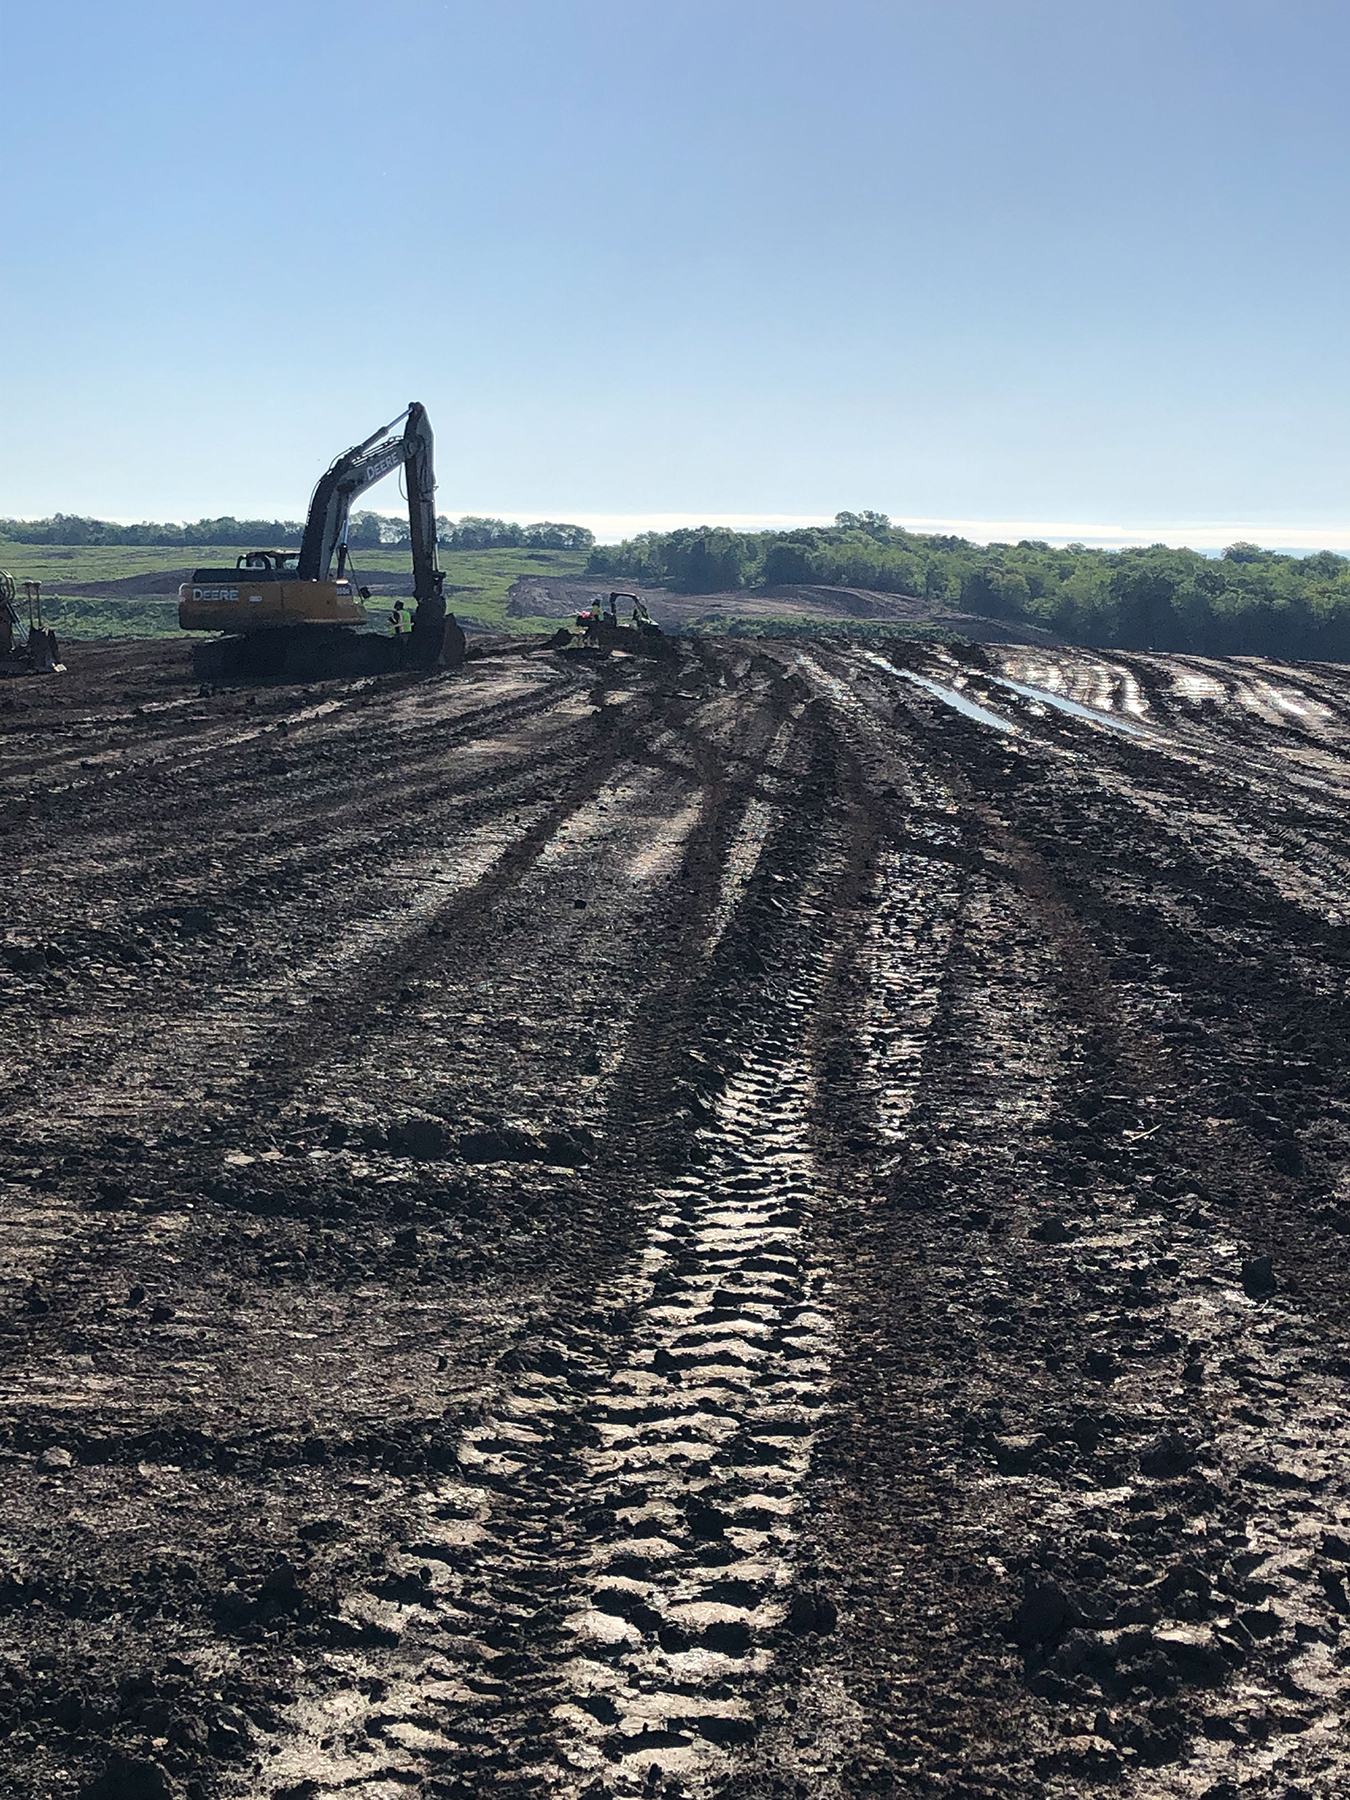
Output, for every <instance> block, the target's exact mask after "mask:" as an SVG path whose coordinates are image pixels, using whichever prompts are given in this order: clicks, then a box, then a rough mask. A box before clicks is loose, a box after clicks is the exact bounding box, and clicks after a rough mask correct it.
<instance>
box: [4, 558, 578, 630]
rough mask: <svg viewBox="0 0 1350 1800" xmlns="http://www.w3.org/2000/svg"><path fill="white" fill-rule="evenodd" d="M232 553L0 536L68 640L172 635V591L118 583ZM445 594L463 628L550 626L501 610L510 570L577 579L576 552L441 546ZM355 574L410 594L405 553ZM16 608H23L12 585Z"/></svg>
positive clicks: (215, 561)
mask: <svg viewBox="0 0 1350 1800" xmlns="http://www.w3.org/2000/svg"><path fill="white" fill-rule="evenodd" d="M251 547H252V546H247V545H246V546H243V547H242V548H241V549H237V550H226V549H222V548H219V547H216V548H213V549H210V550H197V551H192V550H181V549H168V550H149V549H129V548H121V547H118V548H113V549H105V548H97V547H95V548H87V547H85V546H66V545H61V544H15V543H11V542H8V541H6V540H0V569H6V570H8V572H9V573H10V574H11V575H12V576H13V577H14V579H15V581H16V582H18V583H20V584H22V583H23V582H25V581H40V582H41V583H42V598H43V612H44V614H45V615H46V616H47V618H48V620H49V622H50V623H51V624H52V625H53V626H55V628H56V631H57V633H58V635H59V636H61V637H64V638H69V639H72V640H80V639H86V640H87V639H94V638H126V637H133V638H157V637H177V636H178V635H179V629H178V602H177V599H176V597H175V596H174V595H172V594H163V593H147V594H138V593H137V592H136V591H135V589H134V587H127V586H125V585H123V584H126V583H128V582H130V580H131V578H132V577H134V576H137V575H146V576H160V577H161V578H162V577H163V576H164V575H165V574H167V573H168V572H169V571H170V570H174V569H184V568H188V567H190V566H193V565H194V564H195V565H196V566H198V567H212V568H222V567H224V568H228V567H229V566H230V565H231V564H232V563H233V562H234V560H235V558H236V556H239V555H242V553H243V549H245V548H251ZM440 557H441V566H442V567H443V568H444V570H445V593H446V600H447V602H448V604H449V607H450V610H451V611H452V612H453V613H455V615H456V616H457V617H459V618H461V619H463V620H464V622H465V623H466V624H467V625H470V626H474V625H476V626H478V627H480V628H482V629H486V630H497V631H501V630H510V631H550V632H551V631H556V630H557V627H558V621H557V620H556V619H515V618H508V617H507V615H506V601H507V596H508V594H509V592H510V588H511V583H512V582H513V581H514V580H515V579H516V577H517V576H518V575H564V576H569V575H570V576H579V575H580V574H581V573H582V571H583V570H584V569H585V566H586V553H585V551H584V550H442V551H441V553H440ZM355 572H356V575H357V578H358V580H359V579H360V578H361V576H363V575H365V576H369V575H374V576H379V577H381V578H383V579H387V578H388V577H390V576H398V575H405V576H406V577H407V589H406V591H407V592H408V593H411V591H412V558H411V556H410V554H409V553H408V551H406V550H365V551H360V552H358V553H357V555H356V559H355ZM105 581H106V582H109V583H112V582H116V583H118V584H119V586H118V588H117V589H115V590H113V591H110V592H109V593H108V594H107V595H98V594H88V593H84V594H66V595H65V596H64V597H63V595H62V587H63V585H66V586H68V585H71V584H75V583H78V584H79V585H80V586H82V587H85V586H90V585H92V584H95V583H99V582H105ZM19 591H20V600H19V606H20V610H22V607H23V600H22V592H23V590H22V585H20V590H19ZM388 606H389V601H388V600H387V599H386V598H385V597H384V596H382V595H378V596H376V597H375V598H374V599H372V600H371V602H370V606H369V611H370V616H371V620H372V623H381V622H382V620H383V615H384V613H385V612H387V610H388Z"/></svg>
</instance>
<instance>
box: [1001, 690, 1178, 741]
mask: <svg viewBox="0 0 1350 1800" xmlns="http://www.w3.org/2000/svg"><path fill="white" fill-rule="evenodd" d="M989 679H990V680H991V681H995V682H997V683H998V685H999V686H1000V687H1005V688H1011V689H1012V691H1013V693H1014V694H1021V695H1022V696H1023V697H1024V698H1025V699H1027V700H1039V701H1041V702H1043V704H1044V705H1046V706H1057V707H1058V708H1059V710H1060V711H1061V712H1063V713H1068V714H1069V715H1070V716H1071V717H1072V718H1075V719H1086V720H1088V722H1089V723H1090V724H1092V725H1109V726H1110V727H1111V729H1112V731H1123V732H1124V733H1125V734H1126V736H1127V737H1143V736H1144V735H1145V732H1144V728H1143V726H1142V725H1131V724H1130V722H1129V721H1128V720H1127V719H1118V718H1116V717H1115V715H1114V714H1113V713H1108V712H1098V711H1097V710H1096V708H1095V707H1092V706H1084V705H1083V703H1082V701H1081V700H1070V699H1069V697H1068V695H1067V694H1056V693H1052V692H1051V690H1050V689H1049V688H1039V687H1032V686H1031V684H1030V683H1029V682H1026V681H1013V680H1012V679H1011V678H1010V677H1009V676H1007V675H991V676H990V677H989Z"/></svg>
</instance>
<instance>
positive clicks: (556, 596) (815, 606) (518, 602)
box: [447, 575, 1064, 647]
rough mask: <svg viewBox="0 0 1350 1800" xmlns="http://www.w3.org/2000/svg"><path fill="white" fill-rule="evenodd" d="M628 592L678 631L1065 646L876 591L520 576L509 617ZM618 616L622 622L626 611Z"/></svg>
mask: <svg viewBox="0 0 1350 1800" xmlns="http://www.w3.org/2000/svg"><path fill="white" fill-rule="evenodd" d="M623 587H626V588H629V589H630V590H631V591H632V592H634V593H639V594H641V596H642V598H643V600H644V601H645V602H646V604H647V608H648V611H649V612H650V613H651V615H652V617H653V618H654V619H656V620H657V621H658V622H659V623H660V624H662V625H665V626H668V627H670V628H672V629H674V630H675V631H680V630H683V629H684V628H685V627H687V626H690V625H693V626H696V627H698V628H700V629H702V630H708V629H709V628H713V629H716V630H718V631H725V630H726V628H727V625H728V624H729V623H731V622H733V621H735V622H738V623H740V624H751V625H758V626H760V628H761V629H764V628H767V629H769V631H770V633H771V634H772V627H773V626H774V625H775V624H779V625H781V624H782V623H783V622H784V621H788V622H791V623H793V624H795V625H798V626H805V627H809V628H810V629H811V630H812V631H816V632H827V631H828V630H829V629H830V625H831V623H832V622H837V621H840V620H845V619H850V620H851V619H864V620H869V621H875V622H876V623H878V624H882V625H890V626H897V625H900V626H905V625H908V626H920V627H923V628H924V630H925V631H926V632H927V633H928V634H930V635H933V636H936V637H951V638H953V639H962V640H965V641H966V642H969V643H976V644H1028V645H1031V644H1039V645H1044V646H1055V647H1057V646H1059V645H1060V644H1062V643H1063V641H1064V640H1063V639H1062V638H1059V637H1057V636H1056V635H1055V633H1054V632H1053V631H1047V630H1045V629H1043V628H1042V627H1041V626H1039V625H1031V624H1028V623H1027V621H1026V620H1025V619H988V618H984V617H983V616H982V615H981V614H979V613H968V612H960V611H958V610H957V609H956V608H954V607H953V606H951V605H950V604H949V603H948V602H947V601H945V600H925V599H919V598H918V597H916V596H915V595H912V594H883V593H878V592H875V591H873V590H872V589H871V588H850V587H830V586H827V585H825V584H823V583H812V582H791V583H786V584H784V585H781V586H778V587H760V588H736V589H734V590H730V591H728V592H726V593H723V594H682V593H677V592H675V591H674V590H673V589H669V588H643V587H637V588H634V587H633V585H632V583H630V582H627V581H625V580H624V578H623V577H621V576H617V575H616V576H609V575H589V576H572V575H567V576H560V575H520V576H518V577H517V578H516V580H515V581H514V582H512V584H511V593H510V598H509V599H508V601H507V603H506V611H507V613H508V615H509V616H511V617H512V618H517V619H524V618H544V619H566V620H568V621H569V622H570V621H571V620H572V619H573V618H574V617H575V616H576V614H577V613H579V612H582V611H584V610H585V609H586V607H588V606H589V605H590V604H591V602H592V601H593V600H594V599H596V597H597V596H598V597H599V598H600V599H601V600H604V599H605V598H607V596H608V595H609V593H610V592H611V590H614V589H618V588H623ZM449 591H450V590H448V589H447V592H449ZM619 616H620V618H622V617H624V609H623V608H622V607H620V609H619ZM780 635H781V634H780Z"/></svg>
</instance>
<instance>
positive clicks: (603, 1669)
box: [0, 639, 1350, 1800]
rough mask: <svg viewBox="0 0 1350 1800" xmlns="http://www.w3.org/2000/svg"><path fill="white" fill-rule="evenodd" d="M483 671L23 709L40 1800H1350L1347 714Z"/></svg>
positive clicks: (802, 680) (1289, 693)
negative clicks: (495, 1799) (1349, 1705)
mask: <svg viewBox="0 0 1350 1800" xmlns="http://www.w3.org/2000/svg"><path fill="white" fill-rule="evenodd" d="M497 650H498V653H497V654H494V655H492V656H490V657H488V658H487V659H486V660H484V661H482V662H479V663H476V664H472V665H469V666H468V667H467V668H466V669H465V670H464V671H463V672H462V673H460V674H456V675H435V676H430V677H427V676H423V677H415V676H389V677H384V678H380V679H376V680H369V679H368V680H365V681H360V682H329V683H319V684H315V685H312V686H310V687H308V688H300V687H295V686H291V687H286V686H254V687H251V688H250V687H248V686H244V685H238V686H233V687H228V688H215V689H213V690H209V691H205V692H202V691H199V687H198V684H197V682H196V681H195V680H194V679H193V678H192V677H191V676H190V675H189V673H188V661H187V652H186V650H185V649H184V648H183V647H181V646H179V645H176V644H169V645H161V644H153V645H126V646H118V645H105V646H100V647H75V648H74V649H72V651H71V653H70V654H71V658H72V662H71V669H70V673H69V675H68V676H67V677H65V678H64V679H55V680H47V681H38V680H31V679H30V680H15V681H10V682H8V683H6V684H4V686H3V687H2V688H0V819H3V829H4V832H5V844H6V856H7V861H6V867H7V871H8V880H7V884H6V905H5V917H4V920H3V928H2V930H0V940H2V941H0V1008H3V1011H2V1013H0V1017H3V1040H2V1041H3V1045H4V1053H3V1054H4V1108H3V1125H2V1137H0V1177H3V1181H4V1184H5V1196H4V1203H3V1210H2V1211H0V1233H2V1234H3V1235H2V1236H0V1345H2V1346H3V1389H2V1391H0V1492H2V1495H3V1503H2V1506H0V1611H2V1614H3V1624H2V1625H0V1638H2V1640H3V1643H2V1646H0V1734H2V1735H0V1791H3V1793H4V1794H6V1795H12V1796H14V1797H15V1800H19V1797H25V1800H26V1797H30V1796H31V1797H34V1800H36V1797H38V1796H41V1797H42V1800H48V1797H52V1800H69V1797H73V1796H76V1795H81V1796H84V1800H163V1797H164V1796H168V1795H179V1796H182V1797H184V1800H215V1797H216V1796H220V1797H222V1800H223V1797H239V1796H257V1797H259V1800H338V1796H351V1797H352V1800H401V1797H408V1796H419V1795H420V1796H426V1797H427V1800H469V1797H470V1796H475V1797H477V1796H484V1795H502V1796H518V1797H522V1800H523V1797H524V1796H527V1795H528V1796H581V1795H585V1796H588V1797H590V1800H598V1797H600V1796H615V1797H618V1796H637V1795H649V1796H655V1795H660V1796H665V1797H667V1800H675V1797H677V1796H678V1797H687V1800H692V1797H704V1796H723V1797H725V1800H733V1797H734V1800H758V1797H760V1796H770V1795H774V1796H785V1797H786V1796H794V1797H800V1800H853V1797H854V1796H865V1795H874V1794H875V1795H891V1794H895V1795H905V1796H910V1795H914V1796H936V1795H945V1796H953V1797H956V1796H960V1797H963V1800H966V1797H970V1800H974V1797H979V1800H984V1797H990V1800H992V1797H994V1796H999V1797H1000V1800H1032V1797H1033V1796H1034V1797H1036V1800H1041V1797H1045V1800H1069V1797H1070V1796H1080V1795H1086V1796H1096V1795H1099V1794H1102V1795H1104V1794H1108V1793H1110V1794H1118V1795H1123V1796H1154V1795H1159V1796H1164V1795H1165V1796H1174V1795H1175V1796H1183V1795H1185V1796H1200V1795H1207V1796H1209V1797H1210V1800H1229V1797H1231V1796H1236V1795H1243V1796H1261V1797H1265V1796H1270V1797H1271V1800H1297V1797H1300V1796H1302V1797H1307V1796H1318V1797H1326V1800H1330V1797H1332V1796H1338V1795H1344V1794H1345V1793H1346V1792H1347V1791H1350V1755H1348V1754H1347V1745H1346V1737H1345V1727H1344V1723H1343V1720H1344V1718H1345V1714H1346V1702H1347V1694H1348V1693H1350V1592H1348V1589H1350V1468H1348V1467H1347V1460H1346V1442H1347V1424H1346V1410H1345V1397H1346V1383H1347V1376H1348V1375H1350V1342H1348V1338H1350V1311H1347V1298H1348V1297H1350V1183H1348V1182H1347V1162H1346V1158H1347V1155H1348V1154H1350V1135H1348V1134H1350V1123H1348V1122H1350V1111H1348V1108H1350V1041H1348V1040H1347V1030H1346V1027H1347V1024H1348V1023H1350V1003H1348V1001H1347V991H1346V981H1347V972H1348V971H1350V920H1348V919H1347V915H1346V910H1345V909H1346V906H1347V890H1346V875H1347V845H1346V821H1347V801H1348V799H1350V763H1348V762H1347V755H1348V754H1350V672H1346V671H1339V670H1336V669H1333V668H1329V667H1324V666H1316V665H1303V666H1300V667H1279V666H1275V665H1269V664H1260V663H1255V662H1232V663H1217V662H1202V661H1198V660H1191V659H1185V658H1177V657H1155V656H1129V657H1115V658H1102V657H1093V656H1089V655H1087V654H1086V653H1075V652H1062V651H1054V652H1039V651H1035V650H1015V649H996V648H994V647H984V648H981V649H971V650H968V651H963V652H956V653H953V654H950V655H947V654H938V653H929V652H920V651H918V650H917V649H916V650H899V651H895V652H893V653H892V654H891V657H889V658H888V656H886V655H881V654H875V653H865V652H861V651H857V650H848V649H846V648H843V647H841V646H839V645H837V644H836V645H833V646H831V645H828V644H825V643H821V644H816V645H813V646H810V647H806V648H803V647H802V646H800V645H792V644H780V645H774V644H772V643H769V642H760V643H754V644H732V643H719V642H717V641H714V640H708V639H703V640H698V641H695V642H692V643H689V644H685V645H682V646H680V647H678V648H677V650H676V651H675V653H674V658H673V660H671V661H670V662H667V663H650V662H638V661H635V660H631V659H628V658H624V657H612V658H610V659H608V660H607V661H605V662H601V663H596V662H586V661H584V660H582V659H579V658H572V659H569V658H567V657H563V656H558V655H555V654H550V653H548V652H545V651H542V650H539V649H535V650H534V651H533V652H532V653H530V654H528V655H527V654H522V653H519V652H511V651H510V647H509V646H497ZM1009 682H1011V683H1013V684H1016V685H1007V684H1008V683H1009ZM1051 696H1053V698H1052V697H1051ZM1065 697H1067V698H1068V699H1069V700H1070V701H1071V702H1073V703H1077V704H1079V705H1080V710H1079V711H1078V712H1073V711H1066V710H1064V708H1063V706H1062V705H1061V704H1057V703H1056V702H1058V701H1063V700H1064V699H1065ZM954 701H957V702H959V703H960V705H959V707H958V705H956V704H954Z"/></svg>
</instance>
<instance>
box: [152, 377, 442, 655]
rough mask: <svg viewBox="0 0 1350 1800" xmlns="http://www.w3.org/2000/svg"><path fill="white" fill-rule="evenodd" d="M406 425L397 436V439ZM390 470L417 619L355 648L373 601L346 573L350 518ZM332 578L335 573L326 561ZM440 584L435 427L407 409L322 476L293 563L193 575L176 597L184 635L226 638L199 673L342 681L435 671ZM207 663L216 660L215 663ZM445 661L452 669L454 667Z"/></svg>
mask: <svg viewBox="0 0 1350 1800" xmlns="http://www.w3.org/2000/svg"><path fill="white" fill-rule="evenodd" d="M400 424H402V426H403V430H402V432H401V433H399V434H398V435H395V433H396V428H397V427H398V426H399V425H400ZM395 469H402V470H403V471H404V475H405V479H406V482H407V490H408V526H409V532H410V536H411V542H412V563H413V598H414V600H415V602H416V607H417V610H416V612H415V613H414V615H413V623H412V630H411V631H410V632H409V633H408V635H407V636H406V637H403V638H400V637H394V638H374V637H370V636H357V633H356V628H357V627H358V626H361V625H364V624H365V623H366V609H365V606H364V604H363V602H364V601H365V600H367V599H369V597H370V594H369V590H368V589H366V588H362V587H359V586H356V585H355V584H354V582H353V579H352V575H353V572H352V571H351V570H350V569H349V559H348V554H347V529H348V522H349V516H350V512H351V506H352V502H353V500H355V499H356V497H357V495H358V494H362V493H364V492H365V490H366V489H367V488H369V487H373V486H374V485H375V483H376V482H377V481H380V480H382V479H383V477H384V476H386V475H389V474H391V473H392V472H393V471H394V470H395ZM335 557H336V559H337V567H336V569H334V567H333V562H334V558H335ZM444 582H445V575H444V573H443V571H442V570H441V569H440V567H439V566H438V564H437V560H436V478H435V472H434V468H433V463H432V435H431V425H430V422H429V421H428V419H427V412H426V408H425V407H424V406H422V405H421V404H420V403H419V402H418V401H416V400H414V401H413V402H412V404H411V405H410V406H409V407H408V409H407V410H406V412H403V413H400V414H399V416H398V418H397V419H394V420H393V421H392V422H391V423H390V424H388V425H383V426H381V427H380V429H379V430H378V431H375V432H372V433H371V435H370V436H369V437H368V438H366V439H365V441H364V442H363V443H360V444H356V445H354V446H353V447H352V449H350V450H346V451H344V452H343V454H342V455H341V456H339V457H338V458H337V459H336V461H335V462H334V463H333V465H332V467H331V468H330V469H329V470H328V471H327V473H326V474H325V475H324V476H322V478H321V479H320V481H319V484H318V486H317V487H316V488H315V490H314V497H313V499H312V500H311V501H310V503H309V514H308V516H307V518H306V520H305V530H304V536H303V537H302V539H301V542H300V548H299V550H298V551H294V550H249V551H246V552H245V554H244V555H243V556H240V557H239V558H237V559H236V562H235V565H234V567H233V568H223V569H222V568H216V569H212V568H203V569H194V570H193V572H192V580H191V581H190V582H185V583H184V585H183V586H182V587H180V588H179V590H178V623H179V625H180V626H181V627H182V628H183V630H184V631H214V632H225V633H228V634H229V635H228V636H227V638H226V639H225V641H224V643H222V644H213V645H210V646H206V647H204V648H205V649H206V650H207V655H206V656H205V657H199V658H198V662H199V665H201V666H206V667H215V668H218V669H220V670H222V671H231V670H234V671H238V672H240V673H248V674H282V673H287V674H290V673H296V674H300V673H303V674H311V673H319V672H321V671H322V670H323V669H324V667H325V665H331V666H333V670H334V672H337V669H338V668H341V669H342V671H343V672H344V673H345V672H348V671H349V670H355V669H358V668H361V669H364V668H366V667H367V666H369V667H370V668H371V669H372V670H373V669H375V668H384V667H388V668H398V667H411V668H424V669H429V668H435V667H437V666H438V665H439V664H440V663H441V661H442V659H443V657H444V654H445V649H446V645H447V641H448V639H449V638H450V637H453V638H455V639H457V640H458V642H459V643H460V644H461V645H462V641H463V640H462V636H461V635H460V634H459V633H458V632H455V633H451V634H448V633H447V631H446V617H445V596H444V592H443V588H444ZM211 653H214V654H211ZM450 660H457V658H455V657H454V656H453V655H452V657H451V659H450Z"/></svg>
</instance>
